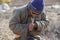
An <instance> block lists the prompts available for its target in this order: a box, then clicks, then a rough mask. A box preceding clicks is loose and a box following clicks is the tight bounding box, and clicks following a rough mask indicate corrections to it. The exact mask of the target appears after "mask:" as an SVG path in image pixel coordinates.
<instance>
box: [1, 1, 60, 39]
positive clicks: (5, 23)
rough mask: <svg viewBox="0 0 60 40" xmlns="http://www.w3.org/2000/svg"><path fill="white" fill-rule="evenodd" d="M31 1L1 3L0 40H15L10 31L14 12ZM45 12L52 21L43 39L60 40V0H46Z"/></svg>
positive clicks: (42, 36)
mask: <svg viewBox="0 0 60 40" xmlns="http://www.w3.org/2000/svg"><path fill="white" fill-rule="evenodd" d="M30 1H31V0H10V1H7V2H5V1H4V0H3V1H0V40H13V39H14V37H15V36H14V34H13V32H12V31H11V30H10V29H9V20H10V18H11V17H12V15H13V10H14V9H16V8H18V7H21V6H23V5H25V4H27V3H29V2H30ZM45 12H46V16H47V18H48V19H49V21H50V24H49V26H48V28H46V31H44V32H43V35H41V38H43V39H44V40H60V0H45Z"/></svg>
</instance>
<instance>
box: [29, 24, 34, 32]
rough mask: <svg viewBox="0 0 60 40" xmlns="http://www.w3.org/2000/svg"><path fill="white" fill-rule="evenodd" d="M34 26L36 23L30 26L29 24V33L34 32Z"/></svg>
mask: <svg viewBox="0 0 60 40" xmlns="http://www.w3.org/2000/svg"><path fill="white" fill-rule="evenodd" d="M34 26H35V24H34V23H33V24H32V23H30V24H29V31H32V30H33V29H34Z"/></svg>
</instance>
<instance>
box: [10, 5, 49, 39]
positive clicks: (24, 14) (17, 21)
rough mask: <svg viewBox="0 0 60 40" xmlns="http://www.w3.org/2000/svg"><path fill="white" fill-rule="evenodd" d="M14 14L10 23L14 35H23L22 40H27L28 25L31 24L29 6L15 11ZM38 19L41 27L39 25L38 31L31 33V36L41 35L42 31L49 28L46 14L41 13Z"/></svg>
mask: <svg viewBox="0 0 60 40" xmlns="http://www.w3.org/2000/svg"><path fill="white" fill-rule="evenodd" d="M13 13H14V15H13V17H12V18H11V20H10V22H9V27H10V29H11V30H12V31H13V33H15V34H19V35H22V36H21V40H27V34H28V25H29V23H31V17H30V12H29V9H28V6H25V7H22V8H18V9H15V10H14V11H13ZM36 19H38V21H37V22H39V24H40V25H38V24H37V25H38V27H37V30H33V31H32V32H30V33H31V35H33V34H40V32H41V30H42V29H43V28H45V27H47V24H48V22H47V20H46V15H45V14H44V13H40V16H38V17H37V18H36Z"/></svg>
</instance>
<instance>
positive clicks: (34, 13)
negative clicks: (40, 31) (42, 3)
mask: <svg viewBox="0 0 60 40" xmlns="http://www.w3.org/2000/svg"><path fill="white" fill-rule="evenodd" d="M30 12H31V15H32V17H36V16H38V15H39V13H36V12H33V11H31V10H30Z"/></svg>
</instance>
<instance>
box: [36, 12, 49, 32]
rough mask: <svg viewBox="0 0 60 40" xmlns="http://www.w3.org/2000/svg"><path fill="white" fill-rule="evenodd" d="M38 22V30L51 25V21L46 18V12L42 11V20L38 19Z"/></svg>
mask: <svg viewBox="0 0 60 40" xmlns="http://www.w3.org/2000/svg"><path fill="white" fill-rule="evenodd" d="M36 23H37V30H38V31H42V30H44V29H45V28H47V26H48V25H49V21H48V19H47V18H46V15H45V13H41V20H40V21H36Z"/></svg>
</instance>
